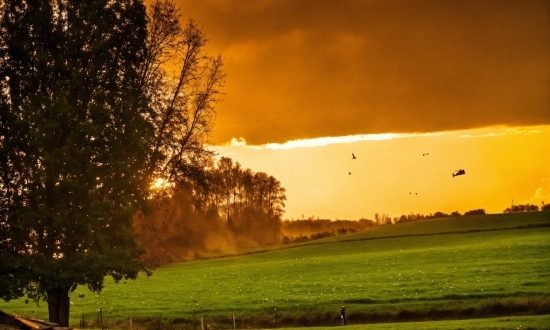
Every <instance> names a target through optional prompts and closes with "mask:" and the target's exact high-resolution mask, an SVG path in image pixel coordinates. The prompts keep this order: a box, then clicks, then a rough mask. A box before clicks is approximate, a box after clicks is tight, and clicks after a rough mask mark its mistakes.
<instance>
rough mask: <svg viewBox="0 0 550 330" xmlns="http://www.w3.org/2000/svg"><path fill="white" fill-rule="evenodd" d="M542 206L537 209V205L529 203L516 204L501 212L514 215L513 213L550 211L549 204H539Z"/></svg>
mask: <svg viewBox="0 0 550 330" xmlns="http://www.w3.org/2000/svg"><path fill="white" fill-rule="evenodd" d="M541 204H542V206H541V207H540V208H539V207H538V206H537V205H533V204H530V203H526V204H518V205H512V206H510V207H507V208H506V209H505V210H504V211H503V212H504V213H515V212H533V211H539V210H540V211H550V204H544V201H543V202H542V203H541Z"/></svg>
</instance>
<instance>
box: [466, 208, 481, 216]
mask: <svg viewBox="0 0 550 330" xmlns="http://www.w3.org/2000/svg"><path fill="white" fill-rule="evenodd" d="M485 214H486V213H485V209H476V210H470V211H467V212H465V213H464V215H485Z"/></svg>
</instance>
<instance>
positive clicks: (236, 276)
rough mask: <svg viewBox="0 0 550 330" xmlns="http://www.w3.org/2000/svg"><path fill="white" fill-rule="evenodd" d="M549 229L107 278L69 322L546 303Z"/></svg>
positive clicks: (445, 226)
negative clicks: (101, 318) (117, 280)
mask: <svg viewBox="0 0 550 330" xmlns="http://www.w3.org/2000/svg"><path fill="white" fill-rule="evenodd" d="M548 225H550V212H533V213H527V214H512V215H489V216H481V217H477V216H472V217H457V218H447V219H434V220H424V221H418V222H414V223H404V224H399V225H394V226H387V227H381V228H376V229H373V230H370V231H366V232H361V233H356V234H353V235H346V236H340V237H333V238H329V239H325V240H319V241H316V242H314V243H315V244H311V243H309V244H307V245H303V246H296V247H292V248H289V247H288V246H285V247H281V246H279V247H270V249H273V250H272V251H267V252H263V253H254V254H249V255H242V256H230V257H225V258H216V259H204V260H195V261H191V262H185V263H178V264H173V265H170V266H167V267H163V268H161V269H157V270H156V271H155V274H154V275H153V276H152V277H150V278H140V279H138V280H137V281H128V282H127V283H123V284H120V285H118V286H116V285H114V284H113V283H112V282H111V281H110V280H108V279H107V280H106V287H105V290H104V291H103V293H102V294H101V295H97V294H93V293H90V292H89V291H87V289H86V288H85V287H79V288H78V289H77V291H76V292H75V293H73V295H72V304H73V305H72V306H71V313H72V318H71V322H72V324H73V325H77V324H78V317H79V316H80V315H81V314H82V313H86V315H87V317H86V318H87V319H90V318H92V317H93V316H95V315H96V313H97V312H96V311H97V309H98V308H100V307H101V308H102V309H103V311H104V319H109V320H119V321H120V320H123V319H124V320H127V319H128V318H129V315H130V314H132V315H133V316H134V318H135V317H152V318H158V317H159V316H161V315H162V317H163V318H165V319H166V318H168V319H174V318H187V319H189V318H192V317H193V315H195V316H196V317H197V318H200V317H201V316H204V317H205V318H206V319H213V318H214V317H215V316H216V315H223V316H224V317H227V318H228V317H229V316H230V315H231V313H235V314H236V316H237V318H238V319H239V320H241V322H243V320H244V323H245V324H246V319H247V318H249V317H250V316H251V315H266V317H267V318H272V316H271V313H272V311H273V308H274V307H277V309H278V317H279V319H281V320H284V318H285V317H290V316H291V315H298V314H304V313H306V314H307V313H311V312H318V313H324V312H330V313H333V314H334V315H335V316H336V317H337V314H338V311H339V307H340V305H342V304H345V305H346V308H347V310H348V313H349V317H350V320H353V317H354V313H359V312H361V313H364V312H369V311H378V310H383V311H392V310H394V311H398V310H400V309H403V308H406V309H430V308H465V307H471V306H480V305H483V304H486V303H487V302H488V301H494V300H495V299H505V298H510V297H519V298H521V299H528V298H527V297H529V299H533V297H544V298H549V297H550V227H548ZM527 226H532V228H524V227H527ZM514 228H516V229H514ZM517 228H521V229H517ZM495 229H496V230H495ZM503 229H504V230H503ZM437 233H446V234H443V235H440V234H437ZM451 233H454V234H451ZM415 235H416V236H415ZM399 236H401V237H399ZM384 237H386V238H384ZM79 294H84V295H85V296H84V297H83V298H79V297H78V295H79ZM0 310H4V311H6V312H12V313H18V314H24V315H29V316H35V317H40V318H46V317H47V316H46V315H47V308H45V305H44V304H41V305H40V308H38V307H37V306H36V305H35V304H32V303H30V304H28V305H26V304H24V303H23V301H22V300H20V301H14V302H10V303H0ZM119 323H120V322H119Z"/></svg>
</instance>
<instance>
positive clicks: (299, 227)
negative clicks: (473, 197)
mask: <svg viewBox="0 0 550 330" xmlns="http://www.w3.org/2000/svg"><path fill="white" fill-rule="evenodd" d="M484 214H486V212H485V209H475V210H470V211H467V212H466V213H464V216H469V215H484ZM456 216H462V214H460V213H459V212H458V211H455V212H452V213H450V214H447V213H444V212H440V211H437V212H435V213H433V214H432V213H430V214H427V215H424V214H419V213H417V214H415V213H411V214H407V215H401V216H400V217H393V218H392V217H390V216H389V215H387V214H386V213H376V214H375V215H374V220H369V219H365V218H361V219H359V220H328V219H319V218H317V219H315V217H314V216H311V217H309V218H307V219H302V220H294V219H292V220H287V221H283V224H282V232H283V243H299V242H306V241H309V240H315V239H320V238H325V237H331V236H338V235H344V234H348V233H355V232H358V231H362V230H366V229H370V228H373V227H379V226H387V225H392V224H396V223H401V222H411V221H419V220H425V219H436V218H445V217H456Z"/></svg>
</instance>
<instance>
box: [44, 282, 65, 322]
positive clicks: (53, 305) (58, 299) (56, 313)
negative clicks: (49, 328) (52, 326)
mask: <svg viewBox="0 0 550 330" xmlns="http://www.w3.org/2000/svg"><path fill="white" fill-rule="evenodd" d="M69 307H70V302H69V289H68V288H60V287H57V288H55V289H54V290H52V291H50V292H48V313H49V321H50V322H54V323H57V324H58V325H59V326H60V327H68V326H69Z"/></svg>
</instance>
